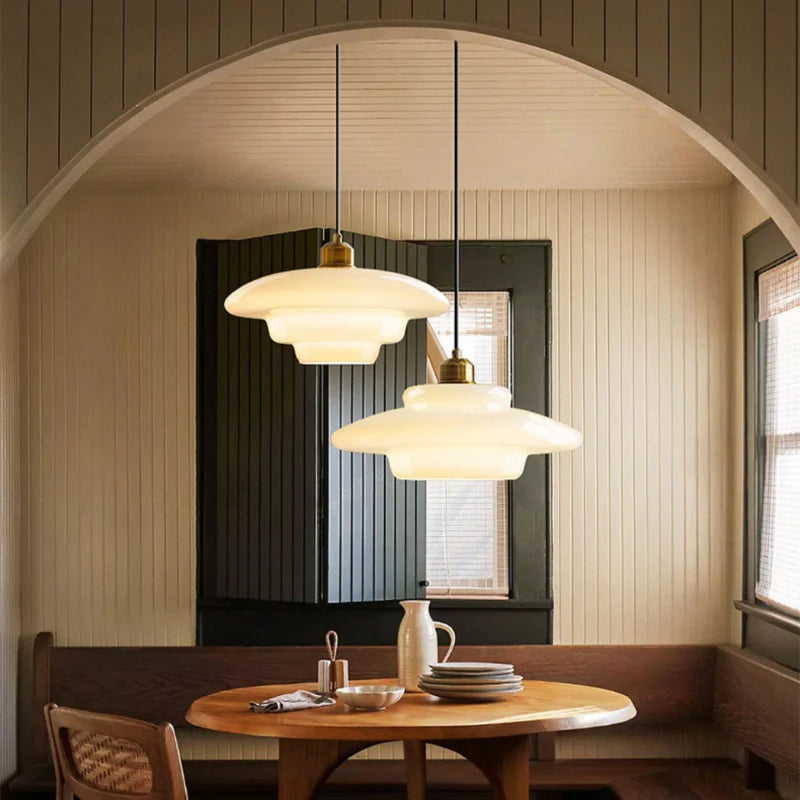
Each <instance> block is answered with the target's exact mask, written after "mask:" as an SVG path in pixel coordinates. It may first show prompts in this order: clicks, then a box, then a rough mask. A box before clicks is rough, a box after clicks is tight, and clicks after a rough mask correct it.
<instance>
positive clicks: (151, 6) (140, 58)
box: [123, 0, 156, 108]
mask: <svg viewBox="0 0 800 800" xmlns="http://www.w3.org/2000/svg"><path fill="white" fill-rule="evenodd" d="M124 30H125V42H124V48H125V58H124V65H123V67H124V75H125V86H124V105H125V108H131V107H132V106H134V105H136V103H138V102H139V101H141V100H144V99H145V98H146V97H147V96H148V95H149V94H151V93H152V92H153V91H154V90H155V86H156V77H155V40H156V36H155V30H156V0H138V2H136V3H125V23H124Z"/></svg>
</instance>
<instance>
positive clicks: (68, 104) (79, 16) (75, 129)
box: [58, 0, 152, 165]
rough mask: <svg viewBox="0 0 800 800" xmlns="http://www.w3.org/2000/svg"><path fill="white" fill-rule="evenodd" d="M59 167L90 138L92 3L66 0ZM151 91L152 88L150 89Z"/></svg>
mask: <svg viewBox="0 0 800 800" xmlns="http://www.w3.org/2000/svg"><path fill="white" fill-rule="evenodd" d="M61 41H62V42H70V46H69V47H68V48H64V49H62V51H61V73H60V77H61V85H60V93H61V103H60V108H59V126H60V127H59V132H60V137H59V154H58V159H59V164H62V165H63V164H66V163H67V161H69V159H70V158H71V157H72V156H74V155H75V153H77V152H78V150H79V149H80V148H81V146H82V145H83V144H84V142H86V141H87V140H88V139H89V136H90V135H91V125H90V122H91V113H92V110H91V103H92V98H91V91H90V88H91V85H92V2H91V0H63V2H62V3H61ZM151 88H152V87H151Z"/></svg>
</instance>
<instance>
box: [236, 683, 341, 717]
mask: <svg viewBox="0 0 800 800" xmlns="http://www.w3.org/2000/svg"><path fill="white" fill-rule="evenodd" d="M335 702H336V698H335V697H331V696H330V695H326V694H320V692H310V691H307V690H306V689H299V690H298V691H296V692H292V693H291V694H281V695H278V697H270V698H269V700H262V701H261V702H260V703H256V702H252V703H250V710H251V711H257V712H259V713H261V714H275V713H277V712H278V711H302V710H303V709H304V708H318V707H319V706H332V705H333V704H334V703H335Z"/></svg>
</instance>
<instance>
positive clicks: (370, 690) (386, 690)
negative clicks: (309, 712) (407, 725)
mask: <svg viewBox="0 0 800 800" xmlns="http://www.w3.org/2000/svg"><path fill="white" fill-rule="evenodd" d="M404 692H405V689H404V688H403V687H402V686H389V685H382V684H381V685H377V684H372V685H370V686H346V687H344V688H343V689H337V690H336V696H337V697H341V698H342V701H343V702H344V703H345V704H346V705H348V706H350V708H355V709H357V710H358V711H383V709H384V708H389V706H393V705H394V704H395V703H396V702H397V701H398V700H399V699H400V698H401V697H402V696H403V693H404Z"/></svg>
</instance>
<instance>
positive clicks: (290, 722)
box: [186, 680, 636, 800]
mask: <svg viewBox="0 0 800 800" xmlns="http://www.w3.org/2000/svg"><path fill="white" fill-rule="evenodd" d="M353 683H355V684H364V683H394V681H393V680H372V681H353ZM524 687H525V688H524V691H522V692H519V693H517V694H512V695H508V696H507V697H504V698H503V699H502V700H499V701H497V702H492V703H460V702H454V701H447V700H439V699H437V698H435V697H432V696H431V695H429V694H423V693H410V692H407V693H406V694H405V695H404V697H403V699H402V700H401V701H400V702H399V703H397V704H396V705H394V706H392V707H391V708H387V709H385V710H384V711H375V712H368V711H352V710H350V709H348V708H347V707H346V706H345V705H343V704H342V702H341V701H338V702H337V703H336V705H331V706H324V707H322V708H315V709H309V710H307V711H290V712H284V713H279V714H256V713H253V712H252V711H250V708H249V703H250V701H251V700H264V699H266V698H269V697H275V696H276V695H280V694H286V693H288V692H294V691H296V690H297V689H316V684H311V683H296V684H289V685H282V686H280V685H276V686H250V687H247V688H243V689H229V690H228V691H224V692H217V693H216V694H211V695H208V696H207V697H202V698H200V699H199V700H195V702H194V703H192V706H191V708H190V709H189V712H188V714H187V715H186V719H187V720H188V721H189V722H190V723H192V725H197V726H198V727H200V728H208V729H210V730H214V731H224V732H226V733H240V734H247V735H248V736H270V737H277V738H278V739H279V740H280V749H279V751H278V797H279V799H280V800H310V798H311V797H313V794H314V792H315V791H316V789H317V788H318V787H319V786H320V785H322V784H323V783H324V782H325V780H326V779H327V777H328V776H329V775H330V774H331V772H333V770H334V769H336V767H337V766H339V764H341V763H342V762H343V761H346V760H347V759H348V758H349V757H350V756H352V755H353V754H355V753H357V752H358V751H359V750H363V749H365V748H367V747H370V746H372V745H374V744H380V743H381V742H394V741H402V742H403V746H404V752H405V759H406V769H407V773H408V797H409V800H419V798H424V796H425V743H426V742H429V743H432V744H438V745H441V746H442V747H446V748H448V749H450V750H453V751H455V752H456V753H459V754H461V755H462V756H464V757H465V758H467V759H468V760H469V761H471V762H472V763H473V764H474V765H475V766H476V767H478V769H480V770H481V772H483V774H484V775H485V776H486V778H487V779H488V781H489V784H490V785H491V787H492V789H493V791H494V795H495V797H496V798H498V800H523V798H524V799H525V800H527V797H528V793H529V789H528V785H529V776H528V759H529V739H528V737H529V736H530V734H532V733H544V732H547V731H565V730H573V729H577V728H596V727H600V726H603V725H614V724H616V723H618V722H625V720H628V719H631V718H632V717H634V716H635V715H636V709H635V708H634V706H633V703H631V701H630V699H629V698H627V697H625V695H622V694H618V693H617V692H610V691H608V690H606V689H597V688H595V687H593V686H580V685H577V684H572V683H550V682H546V681H525V682H524Z"/></svg>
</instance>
